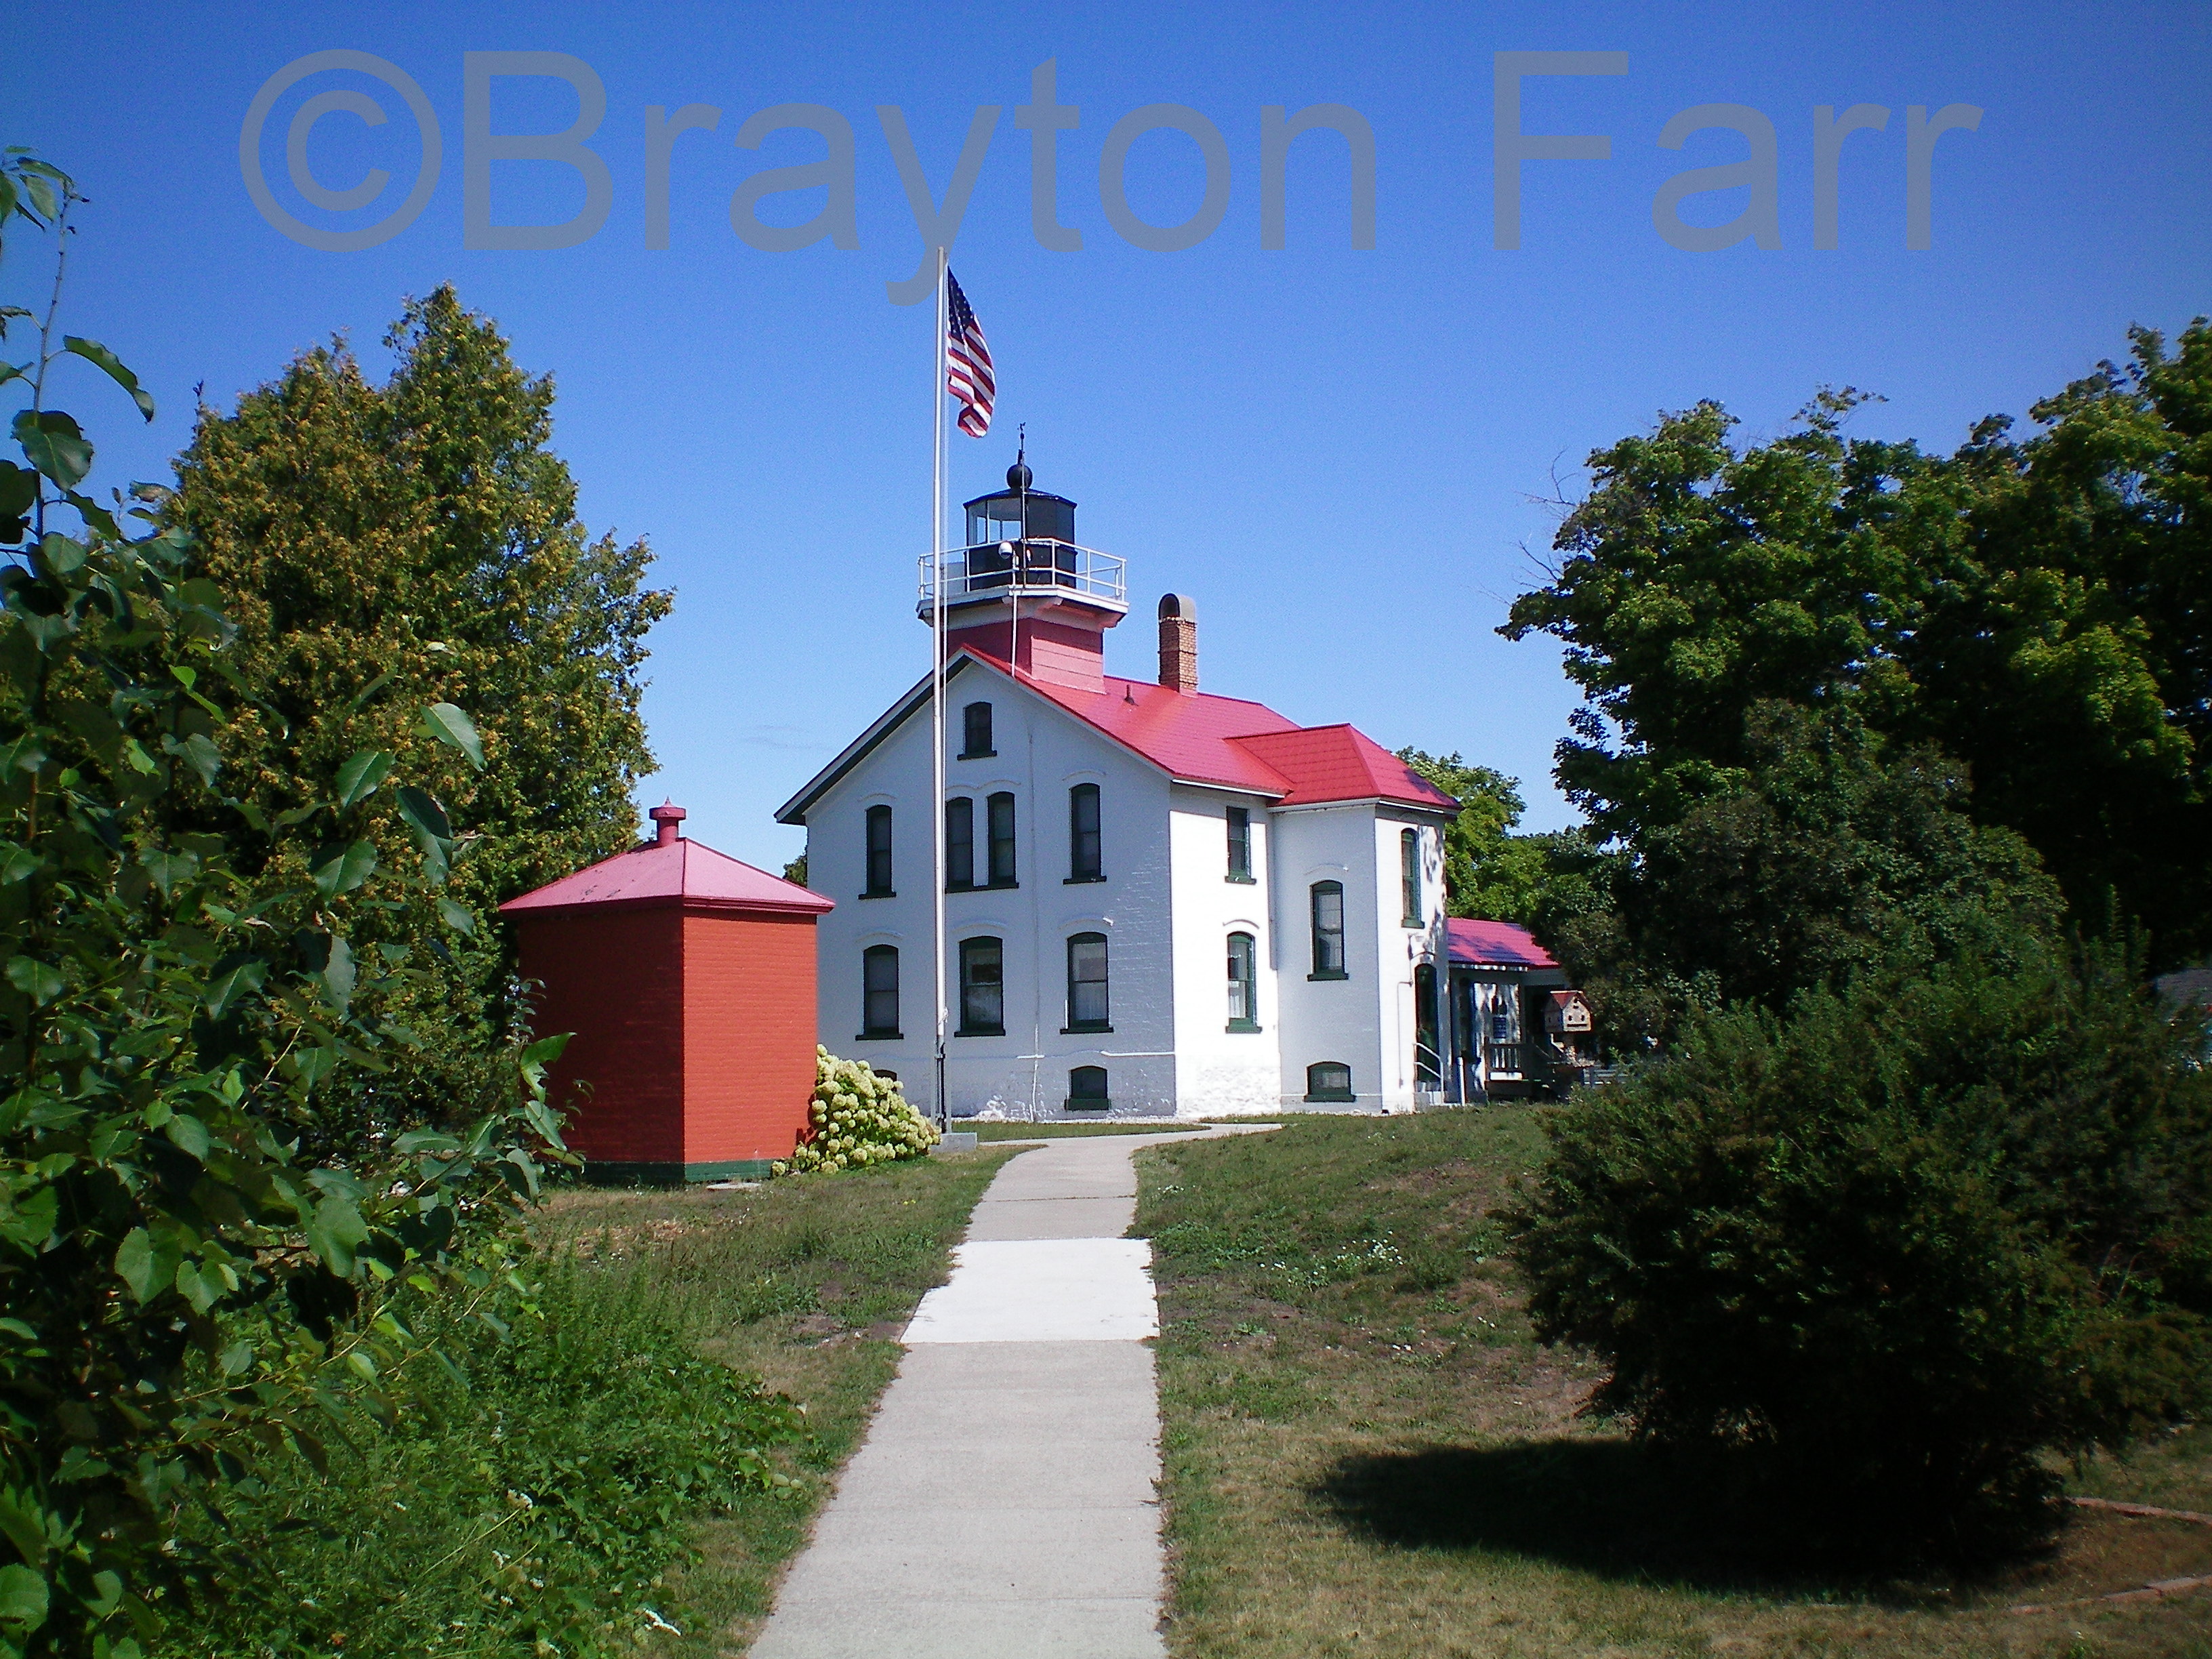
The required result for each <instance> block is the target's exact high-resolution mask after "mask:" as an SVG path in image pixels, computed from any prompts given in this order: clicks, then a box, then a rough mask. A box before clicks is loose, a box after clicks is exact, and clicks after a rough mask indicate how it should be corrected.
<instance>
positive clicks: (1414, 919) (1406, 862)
mask: <svg viewBox="0 0 2212 1659" xmlns="http://www.w3.org/2000/svg"><path fill="white" fill-rule="evenodd" d="M1398 884H1399V885H1400V886H1401V888H1402V889H1403V890H1404V891H1405V896H1406V914H1405V918H1404V925H1405V926H1406V927H1420V926H1422V924H1423V917H1422V915H1421V832H1420V831H1419V830H1418V829H1405V830H1401V831H1400V832H1399V835H1398Z"/></svg>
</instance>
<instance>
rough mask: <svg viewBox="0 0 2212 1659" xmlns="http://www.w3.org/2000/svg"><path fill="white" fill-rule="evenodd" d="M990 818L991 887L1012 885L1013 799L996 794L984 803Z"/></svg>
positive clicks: (1009, 796) (1005, 795) (1006, 795)
mask: <svg viewBox="0 0 2212 1659" xmlns="http://www.w3.org/2000/svg"><path fill="white" fill-rule="evenodd" d="M985 805H986V806H987V808H988V809H989V811H990V817H991V885H992V886H994V887H1012V886H1013V885H1014V798H1013V797H1012V795H1008V794H997V795H994V796H992V797H991V799H989V800H988V801H987V802H986V803H985Z"/></svg>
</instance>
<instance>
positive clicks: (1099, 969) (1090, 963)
mask: <svg viewBox="0 0 2212 1659" xmlns="http://www.w3.org/2000/svg"><path fill="white" fill-rule="evenodd" d="M1067 1029H1068V1030H1071V1031H1110V1030H1113V1029H1114V1028H1113V1027H1112V1026H1111V1025H1109V1024H1107V1023H1106V935H1105V934H1103V933H1078V934H1076V935H1074V936H1073V938H1071V939H1069V940H1068V941H1067Z"/></svg>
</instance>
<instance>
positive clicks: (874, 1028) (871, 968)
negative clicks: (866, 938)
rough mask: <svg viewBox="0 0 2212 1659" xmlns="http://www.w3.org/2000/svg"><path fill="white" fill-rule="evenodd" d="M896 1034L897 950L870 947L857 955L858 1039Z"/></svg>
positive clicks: (897, 1017) (885, 947)
mask: <svg viewBox="0 0 2212 1659" xmlns="http://www.w3.org/2000/svg"><path fill="white" fill-rule="evenodd" d="M898 1034H899V998H898V949H897V947H896V945H870V946H869V947H868V948H867V949H866V950H865V951H861V952H860V1035H861V1036H864V1037H895V1036H897V1035H898Z"/></svg>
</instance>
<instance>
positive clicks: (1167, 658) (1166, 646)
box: [1160, 593, 1198, 691]
mask: <svg viewBox="0 0 2212 1659" xmlns="http://www.w3.org/2000/svg"><path fill="white" fill-rule="evenodd" d="M1160 684H1162V685H1164V686H1165V687H1167V688H1168V690H1170V691H1195V690H1198V605H1197V604H1196V602H1195V601H1194V600H1193V599H1191V598H1190V597H1189V596H1188V594H1183V593H1170V594H1167V595H1165V596H1164V598H1162V599H1161V600H1160Z"/></svg>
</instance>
